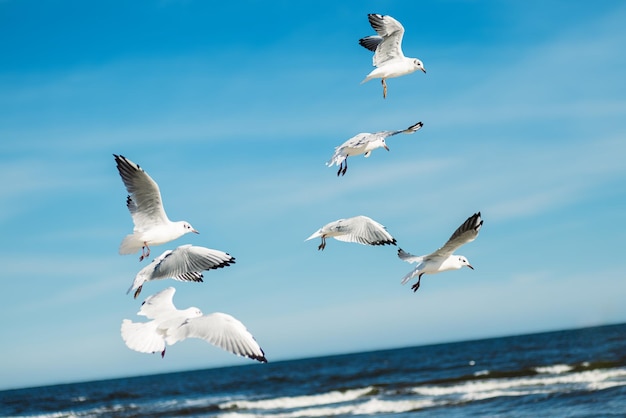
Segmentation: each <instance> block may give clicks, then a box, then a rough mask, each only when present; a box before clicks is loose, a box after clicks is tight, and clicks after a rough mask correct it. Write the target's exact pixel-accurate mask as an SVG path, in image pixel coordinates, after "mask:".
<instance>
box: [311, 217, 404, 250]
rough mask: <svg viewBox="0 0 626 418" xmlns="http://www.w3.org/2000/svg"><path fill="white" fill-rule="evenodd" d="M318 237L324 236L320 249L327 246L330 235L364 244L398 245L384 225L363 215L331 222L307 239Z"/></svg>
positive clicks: (340, 239)
mask: <svg viewBox="0 0 626 418" xmlns="http://www.w3.org/2000/svg"><path fill="white" fill-rule="evenodd" d="M317 237H321V238H322V243H321V244H320V245H319V247H317V249H318V250H323V249H324V248H325V247H326V238H330V237H332V238H335V239H336V240H339V241H345V242H357V243H359V244H364V245H386V244H393V245H396V239H395V238H394V237H392V236H391V235H390V234H389V232H387V229H386V228H385V227H384V226H383V225H381V224H379V223H378V222H376V221H375V220H373V219H371V218H368V217H367V216H362V215H361V216H355V217H353V218H347V219H339V220H337V221H333V222H330V223H328V224H326V225H324V226H323V227H321V228H320V229H319V230H318V231H317V232H315V233H314V234H313V235H311V236H310V237H308V238H307V239H305V241H308V240H310V239H313V238H317Z"/></svg>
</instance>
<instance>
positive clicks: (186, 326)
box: [167, 312, 267, 363]
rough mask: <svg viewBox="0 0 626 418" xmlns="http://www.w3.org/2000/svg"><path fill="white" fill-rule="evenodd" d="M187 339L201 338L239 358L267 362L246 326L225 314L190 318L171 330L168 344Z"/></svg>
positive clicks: (216, 313)
mask: <svg viewBox="0 0 626 418" xmlns="http://www.w3.org/2000/svg"><path fill="white" fill-rule="evenodd" d="M185 338H200V339H202V340H205V341H207V342H209V343H211V344H213V345H215V346H217V347H219V348H221V349H223V350H226V351H229V352H231V353H233V354H236V355H238V356H244V357H248V358H251V359H254V360H258V361H260V362H262V363H266V362H267V359H266V358H265V353H264V352H263V350H262V349H261V347H260V346H259V344H258V343H257V342H256V340H255V339H254V337H253V336H252V334H251V333H250V332H249V331H248V330H247V329H246V327H245V326H244V324H242V323H241V322H240V321H239V320H237V319H236V318H234V317H232V316H230V315H228V314H225V313H220V312H215V313H212V314H209V315H204V316H200V317H197V318H190V319H188V320H186V321H185V322H184V323H183V324H182V325H181V326H180V327H178V328H177V329H176V330H170V333H169V335H168V337H167V342H168V344H173V343H175V342H177V341H181V340H184V339H185Z"/></svg>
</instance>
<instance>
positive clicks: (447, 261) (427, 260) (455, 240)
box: [398, 212, 483, 292]
mask: <svg viewBox="0 0 626 418" xmlns="http://www.w3.org/2000/svg"><path fill="white" fill-rule="evenodd" d="M482 225H483V221H482V219H481V218H480V212H478V213H475V214H473V215H472V216H470V217H469V218H467V220H466V221H465V222H463V224H462V225H461V226H459V227H458V228H457V230H456V231H454V233H453V234H452V236H451V237H450V239H448V242H446V243H445V244H444V245H443V247H441V248H439V249H438V250H437V251H435V252H433V253H431V254H428V255H421V256H415V255H412V254H409V253H407V252H405V251H404V250H403V249H402V248H400V249H398V257H400V259H401V260H404V261H406V262H407V263H417V267H415V269H413V271H411V272H410V273H409V274H407V275H406V276H404V277H403V278H402V284H405V283H406V282H408V281H409V280H411V279H412V278H414V277H415V276H417V283H415V284H414V285H413V286H411V289H413V291H414V292H416V291H417V289H419V287H420V280H421V279H422V275H424V274H436V273H441V272H442V271H447V270H458V269H460V268H461V267H463V266H467V267H469V268H471V269H472V270H474V267H472V266H471V264H470V263H469V261H467V258H465V257H463V256H462V255H455V254H452V253H453V252H454V251H455V250H456V249H457V248H459V247H460V246H461V245H463V244H467V243H468V242H472V241H474V240H475V239H476V237H477V236H478V231H479V230H480V227H481V226H482Z"/></svg>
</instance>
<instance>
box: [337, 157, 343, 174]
mask: <svg viewBox="0 0 626 418" xmlns="http://www.w3.org/2000/svg"><path fill="white" fill-rule="evenodd" d="M342 167H343V161H342V162H341V164H339V170H337V177H339V175H340V174H341V168H342Z"/></svg>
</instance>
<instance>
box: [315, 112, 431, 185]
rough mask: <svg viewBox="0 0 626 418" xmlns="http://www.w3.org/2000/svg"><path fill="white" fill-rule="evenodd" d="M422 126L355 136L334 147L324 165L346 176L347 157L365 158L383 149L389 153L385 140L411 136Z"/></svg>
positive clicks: (417, 124)
mask: <svg viewBox="0 0 626 418" xmlns="http://www.w3.org/2000/svg"><path fill="white" fill-rule="evenodd" d="M422 126H424V124H423V123H422V122H417V123H416V124H415V125H411V126H409V127H408V128H406V129H403V130H400V131H380V132H374V133H368V132H363V133H360V134H357V135H355V136H353V137H352V138H350V139H348V140H347V141H346V142H344V143H343V144H341V145H340V146H338V147H336V148H335V153H334V154H333V156H332V157H331V159H330V160H329V161H328V162H327V163H326V165H327V166H328V167H332V166H333V164H335V165H337V166H339V170H338V171H337V176H339V175H342V176H343V175H345V174H346V170H348V157H350V156H354V155H361V154H365V157H366V158H367V157H369V156H370V155H371V154H372V151H373V150H375V149H376V148H384V149H386V150H387V151H389V147H388V146H387V144H386V142H385V140H386V138H388V137H390V136H393V135H397V134H412V133H415V132H417V131H418V130H420V129H421V127H422Z"/></svg>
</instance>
